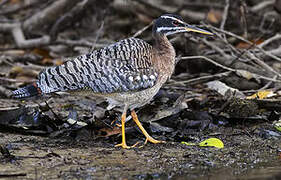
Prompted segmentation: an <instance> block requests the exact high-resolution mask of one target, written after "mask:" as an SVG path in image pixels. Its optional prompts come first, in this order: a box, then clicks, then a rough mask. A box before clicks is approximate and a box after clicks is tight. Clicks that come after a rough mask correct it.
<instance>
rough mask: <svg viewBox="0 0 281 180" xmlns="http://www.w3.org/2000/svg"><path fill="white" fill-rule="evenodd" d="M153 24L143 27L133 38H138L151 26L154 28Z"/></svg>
mask: <svg viewBox="0 0 281 180" xmlns="http://www.w3.org/2000/svg"><path fill="white" fill-rule="evenodd" d="M152 24H153V22H151V23H150V24H149V25H147V26H145V27H143V28H142V29H140V30H138V31H137V32H136V33H135V34H134V35H133V37H137V36H139V35H140V34H142V33H143V32H144V31H145V30H147V29H148V28H149V27H150V26H152Z"/></svg>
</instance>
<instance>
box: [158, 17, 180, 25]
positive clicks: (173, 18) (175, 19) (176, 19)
mask: <svg viewBox="0 0 281 180" xmlns="http://www.w3.org/2000/svg"><path fill="white" fill-rule="evenodd" d="M160 17H161V18H164V19H172V20H174V21H178V22H180V23H183V24H185V22H183V21H182V20H180V19H178V18H175V17H172V16H160Z"/></svg>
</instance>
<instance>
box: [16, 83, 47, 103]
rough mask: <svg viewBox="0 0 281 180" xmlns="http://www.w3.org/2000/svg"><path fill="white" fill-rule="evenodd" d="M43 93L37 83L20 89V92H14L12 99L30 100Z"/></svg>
mask: <svg viewBox="0 0 281 180" xmlns="http://www.w3.org/2000/svg"><path fill="white" fill-rule="evenodd" d="M41 94H42V91H41V89H40V88H39V87H38V85H37V83H36V82H35V83H33V84H30V85H28V86H25V87H23V88H20V89H18V90H15V91H13V95H12V97H14V98H17V99H21V98H28V97H32V96H38V95H41Z"/></svg>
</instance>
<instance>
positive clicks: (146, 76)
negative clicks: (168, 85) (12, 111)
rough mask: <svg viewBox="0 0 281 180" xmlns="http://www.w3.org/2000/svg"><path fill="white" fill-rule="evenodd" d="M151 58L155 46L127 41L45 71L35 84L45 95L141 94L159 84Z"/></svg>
mask: <svg viewBox="0 0 281 180" xmlns="http://www.w3.org/2000/svg"><path fill="white" fill-rule="evenodd" d="M152 56H153V53H152V46H151V45H149V44H148V43H146V42H145V41H143V40H141V39H137V38H129V39H124V40H121V41H119V42H117V43H115V44H112V45H109V46H107V47H104V48H102V49H99V50H95V51H92V52H91V53H88V54H85V55H80V56H78V57H76V58H74V59H69V60H67V61H66V62H65V63H64V64H62V65H60V66H56V67H50V68H46V69H45V70H43V71H42V72H41V73H40V74H39V76H38V82H37V83H36V84H34V85H35V86H37V87H36V89H37V90H38V92H40V93H42V94H47V93H52V92H57V91H77V90H79V91H80V90H85V89H90V90H92V91H93V92H94V93H101V94H109V93H118V92H134V91H140V90H143V89H147V88H149V87H152V86H154V85H155V83H156V80H157V77H158V74H157V72H156V69H155V67H153V63H152V58H153V57H152ZM31 89H32V88H31ZM33 90H35V89H34V88H33ZM22 91H23V90H21V89H20V90H17V91H14V94H15V96H17V94H18V97H21V95H22V94H23V92H22ZM29 91H30V87H29ZM33 94H35V93H33ZM26 96H27V97H28V96H29V94H28V93H26V92H25V95H23V97H26Z"/></svg>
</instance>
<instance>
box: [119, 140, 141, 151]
mask: <svg viewBox="0 0 281 180" xmlns="http://www.w3.org/2000/svg"><path fill="white" fill-rule="evenodd" d="M138 144H139V142H136V143H135V144H134V145H132V146H128V145H127V144H126V143H120V144H116V145H115V147H120V146H121V147H122V148H123V149H131V148H135V147H136V146H137V145H138Z"/></svg>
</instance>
